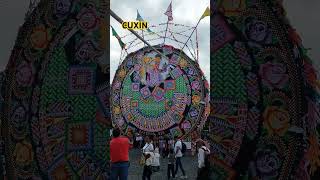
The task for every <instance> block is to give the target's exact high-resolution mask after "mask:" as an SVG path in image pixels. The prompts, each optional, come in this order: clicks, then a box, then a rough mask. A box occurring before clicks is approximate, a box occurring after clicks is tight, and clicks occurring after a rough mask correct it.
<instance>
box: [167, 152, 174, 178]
mask: <svg viewBox="0 0 320 180" xmlns="http://www.w3.org/2000/svg"><path fill="white" fill-rule="evenodd" d="M168 160H169V161H168V170H167V177H168V180H169V179H170V174H171V176H172V178H175V174H174V163H175V154H174V151H173V149H172V148H171V149H170V150H169V155H168Z"/></svg>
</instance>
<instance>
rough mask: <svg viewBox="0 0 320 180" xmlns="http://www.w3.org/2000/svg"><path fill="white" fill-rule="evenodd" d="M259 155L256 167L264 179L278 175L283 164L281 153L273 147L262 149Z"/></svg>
mask: <svg viewBox="0 0 320 180" xmlns="http://www.w3.org/2000/svg"><path fill="white" fill-rule="evenodd" d="M257 155H258V156H257V159H256V167H257V171H258V173H259V174H260V176H261V177H263V179H266V178H274V177H277V176H278V170H279V168H280V165H281V163H280V162H281V161H280V157H279V154H278V153H277V152H276V151H274V150H271V149H265V150H262V149H260V150H258V153H257Z"/></svg>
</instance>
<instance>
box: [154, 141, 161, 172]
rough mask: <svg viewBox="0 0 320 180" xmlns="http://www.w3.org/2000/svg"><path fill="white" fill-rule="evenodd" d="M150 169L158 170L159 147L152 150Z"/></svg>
mask: <svg viewBox="0 0 320 180" xmlns="http://www.w3.org/2000/svg"><path fill="white" fill-rule="evenodd" d="M152 170H153V171H154V172H158V171H160V153H159V148H158V147H156V149H155V150H154V156H153V162H152Z"/></svg>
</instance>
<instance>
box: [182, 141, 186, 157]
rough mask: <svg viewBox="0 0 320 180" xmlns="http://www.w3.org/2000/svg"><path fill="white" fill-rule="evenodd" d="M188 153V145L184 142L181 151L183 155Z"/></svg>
mask: <svg viewBox="0 0 320 180" xmlns="http://www.w3.org/2000/svg"><path fill="white" fill-rule="evenodd" d="M186 151H187V145H186V144H185V143H184V142H182V149H181V152H182V154H184V153H185V152H186Z"/></svg>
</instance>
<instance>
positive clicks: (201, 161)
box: [197, 141, 210, 180]
mask: <svg viewBox="0 0 320 180" xmlns="http://www.w3.org/2000/svg"><path fill="white" fill-rule="evenodd" d="M197 144H198V146H197V147H198V177H197V180H203V179H209V167H208V166H209V165H208V164H207V163H208V162H206V156H208V155H209V154H210V149H209V148H207V147H206V146H205V143H204V142H203V141H200V142H198V143H197Z"/></svg>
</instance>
